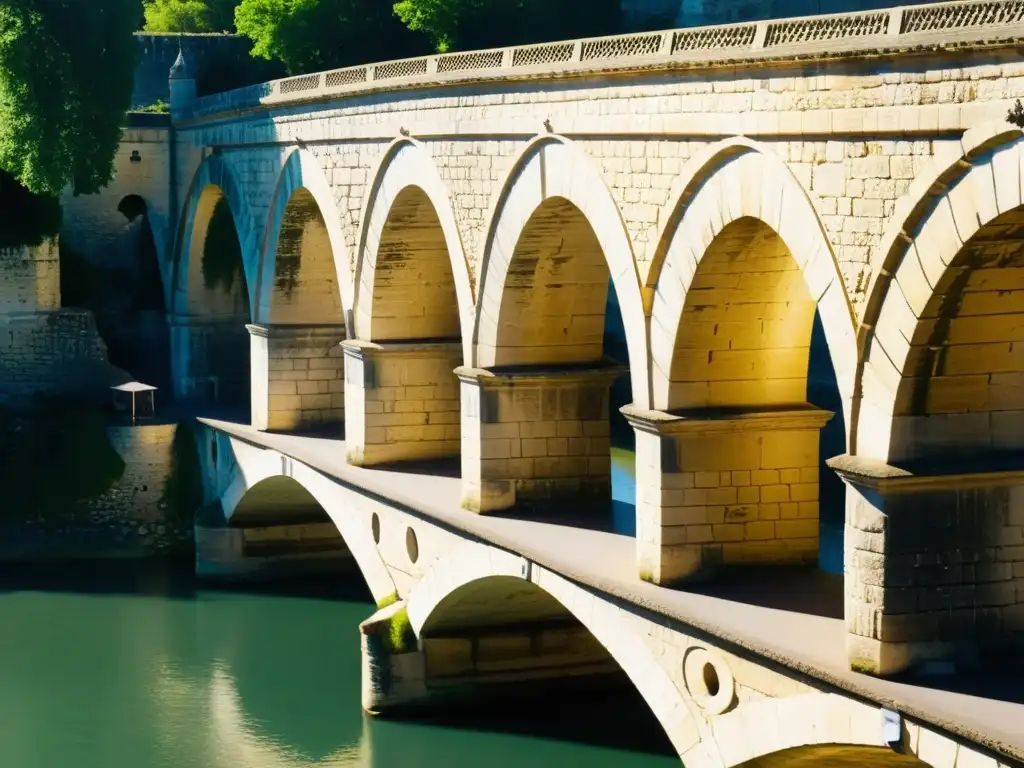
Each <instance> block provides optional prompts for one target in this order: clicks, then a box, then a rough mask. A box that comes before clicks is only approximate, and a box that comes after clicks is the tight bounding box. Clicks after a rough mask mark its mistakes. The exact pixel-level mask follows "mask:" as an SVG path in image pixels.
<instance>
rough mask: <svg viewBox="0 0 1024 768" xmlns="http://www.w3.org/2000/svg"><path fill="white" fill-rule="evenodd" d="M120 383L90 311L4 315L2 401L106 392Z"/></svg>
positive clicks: (0, 329)
mask: <svg viewBox="0 0 1024 768" xmlns="http://www.w3.org/2000/svg"><path fill="white" fill-rule="evenodd" d="M120 382H121V378H120V377H119V375H118V372H117V371H116V369H112V368H111V367H110V365H109V364H108V363H107V360H106V349H105V347H104V345H103V341H102V340H101V339H100V337H99V334H98V333H97V332H96V326H95V323H94V322H93V317H92V315H91V314H90V313H88V312H85V311H81V310H58V311H54V312H45V313H43V312H32V313H18V314H0V403H3V404H8V405H18V404H20V403H23V402H25V401H27V400H28V399H30V398H31V397H32V395H34V394H36V393H51V394H56V393H64V394H85V395H89V396H96V397H99V396H101V395H102V396H105V394H106V389H107V387H109V386H111V385H112V384H117V383H120Z"/></svg>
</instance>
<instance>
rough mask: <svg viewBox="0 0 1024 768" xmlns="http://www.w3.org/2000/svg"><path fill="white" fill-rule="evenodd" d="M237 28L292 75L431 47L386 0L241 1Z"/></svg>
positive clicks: (255, 49)
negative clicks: (408, 26)
mask: <svg viewBox="0 0 1024 768" xmlns="http://www.w3.org/2000/svg"><path fill="white" fill-rule="evenodd" d="M235 26H236V27H237V28H238V31H239V33H240V34H243V35H246V36H247V37H249V38H250V39H251V40H252V41H253V48H252V53H253V55H254V56H261V57H263V58H266V59H279V60H281V61H282V62H284V64H285V66H286V67H287V69H288V71H289V72H290V73H292V74H297V73H303V72H317V71H320V70H324V69H332V68H335V67H347V66H351V65H354V64H365V63H367V62H371V61H380V60H386V59H398V58H404V57H406V56H417V55H420V54H422V53H425V52H426V51H427V50H428V49H429V47H430V46H429V43H428V41H427V40H426V38H424V37H423V36H422V35H419V34H416V33H414V32H411V31H410V30H409V29H408V28H407V27H406V26H404V25H403V24H402V23H401V22H400V21H399V20H398V18H397V17H396V16H395V14H394V12H393V10H392V8H391V5H390V3H389V2H387V1H386V0H242V2H241V4H240V5H239V6H238V9H237V10H236V11H235Z"/></svg>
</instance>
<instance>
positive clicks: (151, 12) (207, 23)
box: [143, 0, 239, 32]
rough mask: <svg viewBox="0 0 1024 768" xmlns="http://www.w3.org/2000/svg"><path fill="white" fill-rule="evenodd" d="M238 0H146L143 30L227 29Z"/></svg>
mask: <svg viewBox="0 0 1024 768" xmlns="http://www.w3.org/2000/svg"><path fill="white" fill-rule="evenodd" d="M238 2H239V0H145V3H144V6H143V7H144V10H145V14H146V25H145V31H146V32H230V31H233V30H234V28H235V7H236V6H237V5H238Z"/></svg>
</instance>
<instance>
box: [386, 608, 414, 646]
mask: <svg viewBox="0 0 1024 768" xmlns="http://www.w3.org/2000/svg"><path fill="white" fill-rule="evenodd" d="M387 639H388V647H389V648H390V649H391V652H392V653H410V652H412V651H415V650H416V633H415V632H414V631H413V628H412V622H411V621H410V620H409V611H408V610H407V609H406V607H405V606H404V605H403V606H402V607H401V608H399V609H398V610H397V611H396V612H395V615H394V616H392V617H391V621H390V624H389V626H388V636H387Z"/></svg>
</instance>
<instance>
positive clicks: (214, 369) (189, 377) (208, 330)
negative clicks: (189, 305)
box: [167, 315, 250, 403]
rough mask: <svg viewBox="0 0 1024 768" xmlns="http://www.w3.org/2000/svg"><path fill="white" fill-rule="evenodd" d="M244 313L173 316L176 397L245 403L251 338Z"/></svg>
mask: <svg viewBox="0 0 1024 768" xmlns="http://www.w3.org/2000/svg"><path fill="white" fill-rule="evenodd" d="M248 319H249V318H248V317H247V316H244V315H239V316H231V315H227V316H225V315H215V316H211V317H195V316H191V315H170V316H168V318H167V321H168V325H169V326H170V334H171V381H172V383H173V389H174V398H175V399H176V400H179V401H185V402H196V403H234V402H244V401H245V400H246V399H247V398H248V396H249V377H250V373H249V340H248V338H247V336H248V333H247V331H246V327H245V325H246V321H247V320H248Z"/></svg>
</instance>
